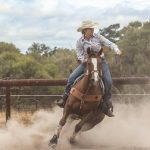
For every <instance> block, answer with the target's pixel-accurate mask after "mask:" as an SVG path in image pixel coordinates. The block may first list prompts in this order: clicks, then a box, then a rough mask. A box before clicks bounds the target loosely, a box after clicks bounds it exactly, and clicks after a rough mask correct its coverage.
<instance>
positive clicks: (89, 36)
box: [57, 20, 121, 117]
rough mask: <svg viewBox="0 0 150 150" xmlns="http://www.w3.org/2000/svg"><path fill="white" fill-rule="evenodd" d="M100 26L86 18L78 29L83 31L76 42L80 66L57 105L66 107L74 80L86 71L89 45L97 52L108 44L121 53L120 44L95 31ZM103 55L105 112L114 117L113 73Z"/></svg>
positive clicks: (117, 52) (69, 80)
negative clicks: (112, 99)
mask: <svg viewBox="0 0 150 150" xmlns="http://www.w3.org/2000/svg"><path fill="white" fill-rule="evenodd" d="M96 26H98V23H96V22H92V21H90V20H86V21H83V22H82V25H81V26H80V27H79V28H78V29H77V31H78V32H81V33H82V36H81V37H80V38H79V39H78V41H77V44H76V49H77V59H78V61H79V62H80V64H79V66H78V67H77V68H76V69H75V70H74V71H73V72H72V73H71V75H70V76H69V78H68V81H67V85H66V88H65V90H64V95H63V97H62V99H60V100H59V101H58V102H57V105H59V106H60V107H64V105H65V103H66V100H67V98H68V93H69V91H70V89H71V86H72V85H73V83H74V81H75V80H76V79H77V78H78V77H79V76H80V75H81V74H83V73H84V69H85V65H83V63H84V62H86V61H87V59H86V57H87V53H86V49H87V48H88V47H90V48H92V49H93V50H94V51H95V52H98V51H99V50H100V49H101V46H106V47H108V48H110V49H111V50H113V51H114V52H115V53H116V54H118V55H121V51H120V50H119V48H118V46H117V45H116V44H114V43H112V42H111V41H109V40H108V39H106V38H105V37H104V36H102V35H100V34H95V33H94V28H95V27H96ZM101 57H102V60H103V61H102V64H101V68H102V74H103V77H102V79H103V82H104V85H105V94H104V101H105V104H106V106H107V111H105V112H104V113H105V114H106V115H108V116H109V117H113V116H114V115H113V105H112V101H111V96H112V92H111V89H112V78H111V74H110V71H109V68H108V64H107V63H106V60H105V57H104V54H102V55H101Z"/></svg>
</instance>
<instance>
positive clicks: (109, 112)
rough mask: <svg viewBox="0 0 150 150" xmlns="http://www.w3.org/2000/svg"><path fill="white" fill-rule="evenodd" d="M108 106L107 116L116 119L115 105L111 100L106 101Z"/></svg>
mask: <svg viewBox="0 0 150 150" xmlns="http://www.w3.org/2000/svg"><path fill="white" fill-rule="evenodd" d="M106 106H107V111H106V115H107V116H109V117H114V116H115V115H114V114H113V105H112V102H111V101H110V100H109V101H106Z"/></svg>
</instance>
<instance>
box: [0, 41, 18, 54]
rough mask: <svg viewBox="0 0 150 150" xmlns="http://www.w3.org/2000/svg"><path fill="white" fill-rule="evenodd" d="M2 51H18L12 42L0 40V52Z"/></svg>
mask: <svg viewBox="0 0 150 150" xmlns="http://www.w3.org/2000/svg"><path fill="white" fill-rule="evenodd" d="M2 52H20V50H19V49H18V48H16V46H15V45H14V44H12V43H6V42H0V53H2Z"/></svg>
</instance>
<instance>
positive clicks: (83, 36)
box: [81, 33, 95, 41]
mask: <svg viewBox="0 0 150 150" xmlns="http://www.w3.org/2000/svg"><path fill="white" fill-rule="evenodd" d="M93 37H95V33H94V34H93V36H92V37H91V38H93ZM81 39H82V41H84V40H85V38H84V34H82V37H81Z"/></svg>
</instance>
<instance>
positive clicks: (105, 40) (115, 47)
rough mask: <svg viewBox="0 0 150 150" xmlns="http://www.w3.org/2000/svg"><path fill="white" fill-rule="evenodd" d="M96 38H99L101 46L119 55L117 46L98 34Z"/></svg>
mask: <svg viewBox="0 0 150 150" xmlns="http://www.w3.org/2000/svg"><path fill="white" fill-rule="evenodd" d="M98 37H99V39H100V42H101V43H102V45H104V46H106V47H108V48H110V49H111V50H113V51H114V52H115V53H117V54H119V53H121V51H120V50H119V48H118V46H117V45H116V44H115V43H113V42H111V41H109V40H108V39H106V38H105V37H104V36H102V35H100V34H99V35H98Z"/></svg>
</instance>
